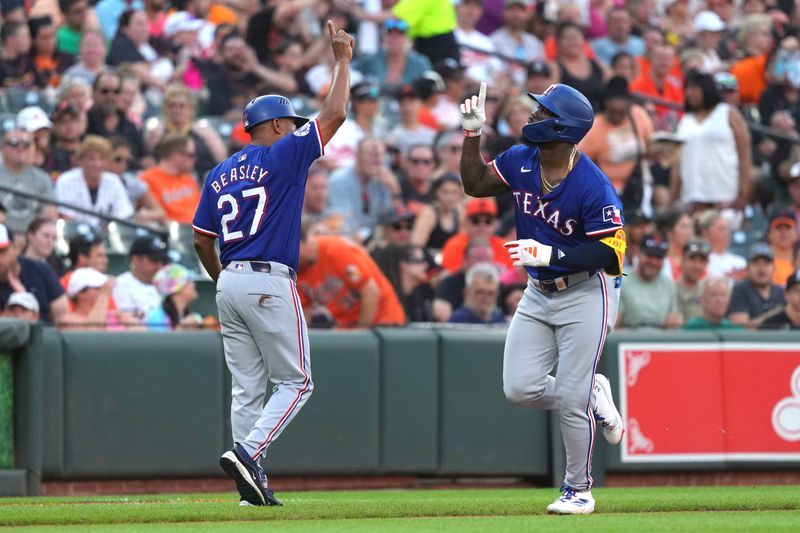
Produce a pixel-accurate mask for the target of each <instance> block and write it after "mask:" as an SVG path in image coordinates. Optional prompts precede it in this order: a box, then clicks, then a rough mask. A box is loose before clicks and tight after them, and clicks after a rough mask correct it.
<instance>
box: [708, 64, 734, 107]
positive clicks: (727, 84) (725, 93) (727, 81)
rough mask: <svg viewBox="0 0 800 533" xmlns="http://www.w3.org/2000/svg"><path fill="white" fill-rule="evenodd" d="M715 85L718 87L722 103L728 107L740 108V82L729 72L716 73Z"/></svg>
mask: <svg viewBox="0 0 800 533" xmlns="http://www.w3.org/2000/svg"><path fill="white" fill-rule="evenodd" d="M714 84H715V85H716V86H717V90H718V91H719V94H720V96H721V97H722V101H723V102H725V103H726V104H728V105H732V106H737V107H738V106H739V81H738V80H737V79H736V76H734V75H733V74H731V73H730V72H727V71H719V72H716V73H714Z"/></svg>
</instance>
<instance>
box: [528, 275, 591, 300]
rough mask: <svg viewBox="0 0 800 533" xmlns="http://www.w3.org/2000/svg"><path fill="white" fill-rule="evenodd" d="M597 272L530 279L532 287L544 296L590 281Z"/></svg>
mask: <svg viewBox="0 0 800 533" xmlns="http://www.w3.org/2000/svg"><path fill="white" fill-rule="evenodd" d="M598 272H599V270H595V271H593V272H576V273H575V274H568V275H566V276H561V277H560V278H553V279H542V280H538V279H532V280H531V281H533V286H534V287H536V288H537V289H539V290H540V291H541V292H543V293H545V294H553V293H556V292H561V291H565V290H567V289H569V288H570V287H574V286H575V285H577V284H579V283H582V282H584V281H586V280H588V279H591V278H593V277H594V275H595V274H597V273H598Z"/></svg>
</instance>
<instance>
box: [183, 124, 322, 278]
mask: <svg viewBox="0 0 800 533" xmlns="http://www.w3.org/2000/svg"><path fill="white" fill-rule="evenodd" d="M322 154H323V141H322V136H321V135H320V133H319V123H318V122H317V121H316V120H313V121H311V122H309V123H307V124H305V125H304V126H303V127H301V128H300V129H298V130H297V131H295V132H294V133H292V134H291V135H286V136H285V137H282V138H281V139H280V140H279V141H278V142H276V143H275V144H273V145H272V146H256V145H248V146H246V147H244V148H243V149H242V150H241V151H239V152H237V153H235V154H233V155H232V156H231V157H229V158H228V159H226V160H225V161H223V162H222V163H220V164H219V165H217V166H216V167H214V169H213V170H212V171H211V172H209V173H208V177H207V178H206V184H205V186H204V187H203V193H202V196H201V197H200V204H199V205H198V206H197V212H196V213H195V215H194V221H193V226H194V230H195V231H197V232H199V233H202V234H205V235H210V236H212V237H218V238H219V248H220V259H221V261H222V263H227V262H229V261H236V260H245V259H250V260H257V261H277V262H279V263H283V264H284V265H288V266H290V267H292V268H294V269H297V260H298V255H299V253H300V215H301V214H302V211H303V196H304V193H305V187H306V180H307V178H308V167H309V166H310V165H311V163H312V162H313V161H314V160H315V159H316V158H318V157H319V156H320V155H322Z"/></svg>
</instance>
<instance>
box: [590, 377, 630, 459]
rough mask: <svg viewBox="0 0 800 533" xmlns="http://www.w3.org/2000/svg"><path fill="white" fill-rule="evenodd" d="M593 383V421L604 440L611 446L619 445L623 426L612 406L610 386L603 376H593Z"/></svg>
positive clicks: (623, 429) (619, 416)
mask: <svg viewBox="0 0 800 533" xmlns="http://www.w3.org/2000/svg"><path fill="white" fill-rule="evenodd" d="M594 382H595V385H594V394H595V406H594V419H595V421H596V422H597V423H598V424H599V425H600V429H601V430H602V431H603V436H604V437H605V438H606V440H607V441H608V442H610V443H611V444H619V443H620V441H621V440H622V436H623V435H624V434H625V426H624V425H623V423H622V415H621V414H620V413H619V411H618V410H617V406H616V405H614V397H613V396H611V384H610V383H609V382H608V378H607V377H605V376H604V375H603V374H597V375H595V378H594Z"/></svg>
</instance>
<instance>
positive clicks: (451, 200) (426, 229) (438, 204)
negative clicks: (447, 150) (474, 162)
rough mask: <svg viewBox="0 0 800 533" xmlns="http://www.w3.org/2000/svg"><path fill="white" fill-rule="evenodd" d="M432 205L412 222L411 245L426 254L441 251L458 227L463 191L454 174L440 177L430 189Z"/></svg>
mask: <svg viewBox="0 0 800 533" xmlns="http://www.w3.org/2000/svg"><path fill="white" fill-rule="evenodd" d="M431 194H432V196H433V201H432V202H430V203H429V204H427V205H425V206H423V207H422V209H421V210H420V211H419V213H417V218H416V220H414V229H413V231H412V234H411V242H412V243H414V244H416V245H417V246H422V247H424V248H427V249H429V250H441V249H442V248H443V247H444V245H445V243H447V241H448V240H449V239H450V238H451V237H453V236H454V235H456V234H457V233H458V231H459V228H460V224H461V214H462V211H463V200H464V187H463V185H461V178H459V177H458V175H456V174H452V173H447V174H442V175H441V176H439V177H438V178H437V179H436V180H434V181H433V183H432V186H431Z"/></svg>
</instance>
